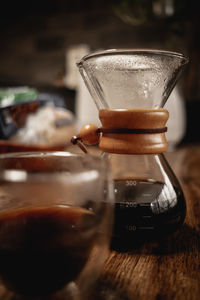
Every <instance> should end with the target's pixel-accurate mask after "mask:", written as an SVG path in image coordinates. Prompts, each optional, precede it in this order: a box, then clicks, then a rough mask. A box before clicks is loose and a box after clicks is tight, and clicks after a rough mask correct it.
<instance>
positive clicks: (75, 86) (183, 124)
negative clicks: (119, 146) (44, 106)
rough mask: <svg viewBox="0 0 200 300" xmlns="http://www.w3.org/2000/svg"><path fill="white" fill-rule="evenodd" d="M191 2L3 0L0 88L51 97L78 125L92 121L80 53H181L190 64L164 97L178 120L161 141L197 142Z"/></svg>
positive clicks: (196, 48)
mask: <svg viewBox="0 0 200 300" xmlns="http://www.w3.org/2000/svg"><path fill="white" fill-rule="evenodd" d="M198 3H199V1H197V0H110V1H108V0H84V1H83V0H56V1H53V0H48V1H47V0H42V1H41V0H40V1H38V0H35V1H26V2H24V1H23V2H22V1H6V3H4V4H1V10H0V39H1V40H0V87H1V88H4V89H5V88H7V87H22V86H27V87H30V88H34V89H36V90H37V91H38V93H43V94H44V93H46V94H53V95H57V96H58V97H60V99H61V98H62V101H64V103H65V105H66V107H67V109H68V110H69V111H70V112H72V114H74V115H75V118H76V119H77V120H78V121H79V123H80V124H82V123H84V122H88V121H95V120H94V119H95V118H97V112H96V111H95V109H96V108H95V107H93V106H92V105H93V104H92V102H91V99H90V96H89V94H88V93H87V91H86V90H85V87H84V86H83V83H82V81H81V80H80V77H79V75H78V72H77V69H76V66H75V62H76V61H77V60H78V59H79V58H81V57H82V56H83V55H85V54H87V53H89V52H91V51H94V50H100V49H110V48H156V49H163V50H170V51H176V52H181V53H183V54H185V55H187V56H188V57H189V58H190V64H189V65H188V66H187V67H186V69H185V72H184V74H183V76H182V78H181V81H180V82H179V86H178V88H177V89H176V90H175V91H174V93H173V95H172V96H171V97H174V99H175V100H174V101H173V100H172V99H169V101H168V106H169V107H168V108H169V110H170V109H171V111H172V113H174V114H175V115H176V114H177V115H178V118H176V116H175V117H173V120H174V121H176V122H177V121H178V123H176V124H173V122H172V124H171V125H170V126H171V127H172V128H175V129H174V130H172V132H173V134H175V137H173V136H172V137H169V139H171V140H172V144H173V143H174V145H176V146H177V145H179V144H181V143H193V142H200V134H199V132H198V127H199V124H198V113H199V111H200V60H199V54H200V39H199V36H200V12H199V4H198ZM173 102H174V103H173ZM174 105H175V106H174ZM170 106H171V108H170ZM173 120H172V121H173ZM97 122H98V120H97ZM170 126H169V127H170ZM172 146H173V145H172Z"/></svg>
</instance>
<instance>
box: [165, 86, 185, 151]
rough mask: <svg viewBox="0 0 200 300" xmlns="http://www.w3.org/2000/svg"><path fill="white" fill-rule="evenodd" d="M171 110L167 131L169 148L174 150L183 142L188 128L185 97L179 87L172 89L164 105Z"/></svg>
mask: <svg viewBox="0 0 200 300" xmlns="http://www.w3.org/2000/svg"><path fill="white" fill-rule="evenodd" d="M164 108H165V109H167V110H168V111H169V120H168V122H167V127H168V131H167V133H166V137H167V141H168V145H169V147H168V149H169V151H170V150H173V149H174V148H175V147H176V146H177V144H178V143H180V142H181V140H182V138H183V137H184V135H185V130H186V111H185V105H184V99H183V97H182V95H181V92H180V91H179V89H178V87H175V88H174V90H173V91H172V93H171V95H170V96H169V99H168V101H167V103H166V105H165V106H164Z"/></svg>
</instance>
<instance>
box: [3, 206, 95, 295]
mask: <svg viewBox="0 0 200 300" xmlns="http://www.w3.org/2000/svg"><path fill="white" fill-rule="evenodd" d="M93 221H94V214H93V213H92V212H89V211H87V210H86V209H82V208H75V207H65V206H53V207H34V208H31V207H30V208H23V209H17V210H13V211H7V212H2V213H1V214H0V276H1V280H2V281H3V283H4V284H5V285H6V286H7V287H8V288H9V289H11V290H13V291H15V292H17V293H19V294H21V295H25V296H42V295H48V294H51V293H54V292H56V291H57V290H59V289H61V288H63V287H64V286H65V285H66V284H67V283H68V282H70V281H72V280H74V279H76V278H77V276H78V275H79V273H80V272H81V270H82V269H83V267H84V265H85V264H86V262H87V260H88V257H89V255H90V252H91V249H92V246H93V244H94V239H95V229H94V228H92V229H91V227H90V226H87V224H89V225H91V222H93Z"/></svg>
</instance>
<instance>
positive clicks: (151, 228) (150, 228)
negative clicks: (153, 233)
mask: <svg viewBox="0 0 200 300" xmlns="http://www.w3.org/2000/svg"><path fill="white" fill-rule="evenodd" d="M138 229H148V230H153V229H154V227H146V226H145V227H138Z"/></svg>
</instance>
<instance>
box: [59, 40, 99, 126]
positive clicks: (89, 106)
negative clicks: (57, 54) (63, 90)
mask: <svg viewBox="0 0 200 300" xmlns="http://www.w3.org/2000/svg"><path fill="white" fill-rule="evenodd" d="M88 53H89V47H88V45H84V44H80V45H75V46H72V47H70V48H69V49H67V52H66V72H67V73H66V76H65V78H64V82H65V85H66V86H67V87H68V88H70V89H75V90H76V99H75V100H76V105H75V116H76V120H77V130H80V128H81V127H82V126H83V125H85V124H88V123H92V124H95V125H97V126H99V125H100V121H99V117H98V110H97V108H96V105H95V104H94V101H93V100H92V98H91V96H90V94H89V92H88V90H87V88H86V86H85V84H84V82H83V79H82V77H81V75H80V73H79V70H78V68H77V66H76V63H77V62H78V61H79V60H80V59H81V58H82V57H83V56H85V55H87V54H88Z"/></svg>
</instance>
